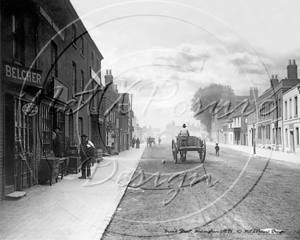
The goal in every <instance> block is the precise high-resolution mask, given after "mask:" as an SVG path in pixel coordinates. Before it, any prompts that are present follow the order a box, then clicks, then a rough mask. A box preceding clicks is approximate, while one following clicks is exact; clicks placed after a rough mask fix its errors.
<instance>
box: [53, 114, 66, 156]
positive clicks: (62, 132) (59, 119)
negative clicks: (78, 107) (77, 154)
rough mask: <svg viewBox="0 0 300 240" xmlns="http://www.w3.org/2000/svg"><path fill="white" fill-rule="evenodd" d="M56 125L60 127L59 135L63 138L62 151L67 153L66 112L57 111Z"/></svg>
mask: <svg viewBox="0 0 300 240" xmlns="http://www.w3.org/2000/svg"><path fill="white" fill-rule="evenodd" d="M55 126H57V127H59V128H60V130H59V133H58V134H59V136H60V140H61V153H62V154H63V156H64V154H65V149H66V148H65V114H64V112H60V111H59V112H57V113H56V124H55Z"/></svg>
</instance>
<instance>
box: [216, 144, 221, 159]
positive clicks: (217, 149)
mask: <svg viewBox="0 0 300 240" xmlns="http://www.w3.org/2000/svg"><path fill="white" fill-rule="evenodd" d="M215 149H216V155H217V156H219V151H220V147H219V144H218V143H216V146H215Z"/></svg>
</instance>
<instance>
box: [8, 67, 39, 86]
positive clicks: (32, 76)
mask: <svg viewBox="0 0 300 240" xmlns="http://www.w3.org/2000/svg"><path fill="white" fill-rule="evenodd" d="M3 68H4V78H5V80H7V81H11V82H15V83H19V84H24V85H29V86H34V87H39V88H41V87H42V86H43V84H42V71H39V70H34V69H32V68H31V69H30V68H27V67H23V66H20V65H16V64H12V63H6V62H4V63H3Z"/></svg>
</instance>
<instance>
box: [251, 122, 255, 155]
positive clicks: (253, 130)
mask: <svg viewBox="0 0 300 240" xmlns="http://www.w3.org/2000/svg"><path fill="white" fill-rule="evenodd" d="M252 143H253V154H256V149H255V124H253V128H252Z"/></svg>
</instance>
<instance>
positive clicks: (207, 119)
mask: <svg viewBox="0 0 300 240" xmlns="http://www.w3.org/2000/svg"><path fill="white" fill-rule="evenodd" d="M233 96H234V91H233V90H232V88H231V86H224V85H221V84H216V83H212V84H210V85H209V86H207V87H204V88H201V87H200V88H199V89H198V90H197V91H196V92H195V94H194V97H193V99H192V111H193V112H194V113H195V114H194V117H195V118H196V119H197V120H200V121H201V123H202V124H204V125H205V127H206V131H207V132H208V133H210V131H211V120H212V113H213V112H214V110H215V109H216V107H217V106H218V104H219V103H220V101H221V99H223V100H224V101H227V100H229V101H230V100H232V97H233Z"/></svg>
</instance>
